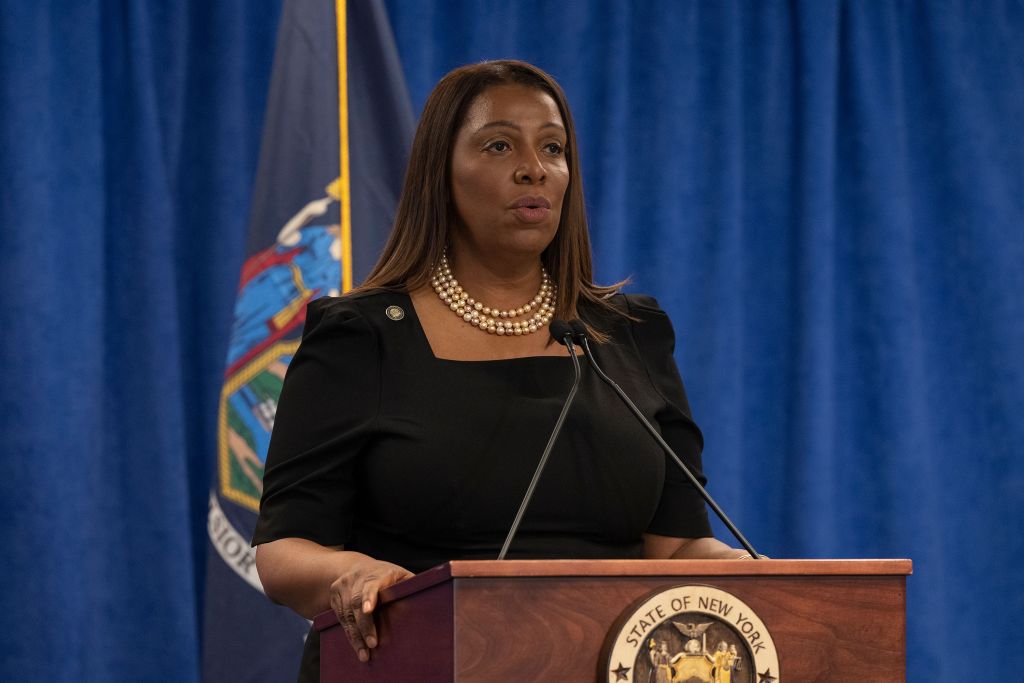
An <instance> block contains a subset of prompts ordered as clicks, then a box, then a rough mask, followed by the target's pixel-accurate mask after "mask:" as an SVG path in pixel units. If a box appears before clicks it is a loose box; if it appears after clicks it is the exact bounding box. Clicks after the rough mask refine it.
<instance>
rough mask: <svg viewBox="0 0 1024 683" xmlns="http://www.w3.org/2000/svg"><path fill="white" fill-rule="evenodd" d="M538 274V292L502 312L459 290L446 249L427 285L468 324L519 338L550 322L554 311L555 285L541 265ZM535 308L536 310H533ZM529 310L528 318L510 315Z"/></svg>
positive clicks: (520, 313) (526, 313)
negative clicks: (520, 304)
mask: <svg viewBox="0 0 1024 683" xmlns="http://www.w3.org/2000/svg"><path fill="white" fill-rule="evenodd" d="M540 275H541V283H540V291H538V292H537V295H536V296H535V297H533V298H532V299H530V301H528V302H527V303H525V304H523V305H522V306H519V307H518V308H510V309H508V310H504V311H503V310H501V309H499V308H492V307H490V306H485V305H484V304H483V303H481V302H479V301H477V300H476V299H474V298H473V297H471V296H470V295H469V294H468V293H467V292H466V291H465V290H464V289H462V286H461V285H460V284H459V281H458V280H456V279H455V276H454V275H452V269H451V266H450V265H449V263H448V253H447V252H444V253H442V254H441V262H440V263H439V264H438V265H437V267H436V268H435V269H434V273H433V277H432V278H431V280H430V284H431V286H432V287H433V288H434V291H435V292H437V296H438V297H440V299H441V301H443V302H444V303H445V304H447V305H448V308H450V309H451V310H452V313H454V314H455V315H457V316H459V317H460V318H462V319H463V320H465V321H466V322H467V323H469V324H470V325H474V326H476V327H478V328H480V329H481V330H486V331H487V332H488V333H490V334H497V335H501V336H513V335H514V336H517V337H520V336H522V335H524V334H530V333H531V332H536V331H537V330H539V329H541V328H543V327H544V326H545V325H547V324H548V323H549V322H551V317H552V316H553V315H554V313H555V304H554V301H555V292H556V291H557V288H556V287H555V285H553V284H552V283H551V280H550V278H548V272H547V271H546V270H544V266H541V267H540ZM534 309H537V310H536V311H534ZM531 311H533V314H532V315H530V317H529V318H528V319H527V320H513V318H519V317H522V316H525V315H529V314H530V312H531Z"/></svg>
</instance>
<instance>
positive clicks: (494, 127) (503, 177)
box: [451, 85, 569, 255]
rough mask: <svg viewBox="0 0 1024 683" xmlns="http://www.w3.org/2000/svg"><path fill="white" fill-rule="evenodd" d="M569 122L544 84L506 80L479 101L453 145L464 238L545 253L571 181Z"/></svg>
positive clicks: (472, 244) (488, 246)
mask: <svg viewBox="0 0 1024 683" xmlns="http://www.w3.org/2000/svg"><path fill="white" fill-rule="evenodd" d="M565 144H566V134H565V124H564V123H563V121H562V116H561V114H560V113H559V111H558V105H557V104H556V103H555V100H554V99H552V97H551V96H550V95H548V94H547V93H546V92H544V91H543V90H539V89H537V88H532V87H529V86H523V85H499V86H492V87H490V88H488V89H486V90H484V91H483V92H482V93H480V95H478V96H477V97H476V99H475V100H473V103H472V104H471V105H470V107H469V111H468V112H467V114H466V119H465V121H464V122H463V124H462V128H461V129H459V132H458V135H457V136H456V138H455V147H454V149H453V150H452V164H451V173H452V177H451V184H452V195H453V200H454V202H455V208H456V211H457V212H458V217H459V225H457V226H456V230H455V237H456V239H459V240H463V241H465V242H466V246H467V247H469V248H470V249H471V250H472V251H476V252H478V253H486V254H493V253H502V252H504V253H509V254H537V255H539V254H540V253H541V252H542V251H544V249H545V248H547V246H548V245H549V244H550V243H551V240H553V239H554V237H555V232H556V231H557V230H558V222H559V219H560V218H561V215H562V199H563V198H564V196H565V190H566V187H568V185H569V164H568V162H567V161H566V158H565Z"/></svg>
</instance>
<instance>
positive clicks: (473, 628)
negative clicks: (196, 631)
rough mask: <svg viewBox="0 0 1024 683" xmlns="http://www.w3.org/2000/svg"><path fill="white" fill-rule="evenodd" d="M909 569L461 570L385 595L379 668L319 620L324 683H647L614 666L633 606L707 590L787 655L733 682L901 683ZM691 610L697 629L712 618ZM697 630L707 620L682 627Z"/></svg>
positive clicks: (674, 566)
mask: <svg viewBox="0 0 1024 683" xmlns="http://www.w3.org/2000/svg"><path fill="white" fill-rule="evenodd" d="M910 573H911V562H910V560H754V561H750V560H743V561H738V560H726V561H722V560H601V561H587V560H506V561H502V562H499V561H455V562H450V563H448V564H445V565H441V566H439V567H435V568H434V569H431V570H428V571H426V572H424V573H422V574H418V575H417V576H415V577H413V578H411V579H408V580H406V581H404V582H402V583H400V584H396V585H395V586H392V587H391V588H390V589H387V590H385V591H384V592H383V593H382V595H381V606H380V607H379V608H378V614H377V624H378V635H379V640H380V645H379V646H378V647H377V648H376V649H375V650H374V651H373V654H372V658H371V660H370V662H368V663H362V662H360V661H359V660H358V659H357V658H356V656H355V653H354V652H353V650H352V648H351V646H350V645H349V644H348V640H347V639H346V637H345V634H344V632H343V630H342V629H341V627H340V626H339V624H338V621H337V619H336V618H335V615H334V613H333V612H325V613H323V614H321V615H319V616H318V617H317V618H316V620H315V621H314V625H315V626H316V628H317V629H318V630H319V631H320V637H321V641H320V651H321V655H320V667H321V680H322V681H323V683H334V682H335V681H338V682H342V681H343V682H344V683H351V682H362V681H387V682H389V683H400V682H401V681H417V682H420V681H423V682H426V681H431V682H433V681H438V682H441V681H444V682H447V681H460V682H462V681H480V682H484V681H487V682H488V683H489V682H492V681H501V682H505V681H517V682H518V681H528V682H534V681H551V682H555V681H559V682H560V681H573V682H575V681H580V682H584V681H585V682H587V683H592V682H593V681H599V682H605V681H616V680H641V678H642V679H643V683H648V680H651V681H653V680H655V678H656V676H654V675H653V674H649V673H647V674H644V675H643V676H640V675H639V673H638V672H640V671H641V669H642V668H643V667H647V666H649V665H648V664H647V662H646V661H645V662H641V663H640V665H642V666H640V665H638V664H637V662H634V661H626V662H618V663H616V662H612V663H611V664H610V665H609V653H610V652H611V650H610V648H611V646H612V642H613V641H614V640H615V634H616V633H618V634H620V641H617V642H622V641H621V634H622V633H624V630H623V629H626V628H629V624H628V622H629V620H630V618H633V616H632V612H633V610H634V608H636V607H637V606H638V605H641V604H643V605H650V604H651V603H650V602H647V603H644V600H645V599H648V598H650V596H651V595H652V594H653V595H656V596H657V595H659V594H660V593H659V591H664V590H666V589H672V588H673V587H677V586H683V587H693V586H696V587H710V589H711V590H714V591H718V592H719V593H718V594H721V593H720V592H721V591H724V592H725V593H726V594H728V595H730V596H734V597H735V599H736V600H737V602H738V603H739V604H740V605H742V607H743V609H746V608H747V607H749V609H750V610H752V611H753V612H754V613H755V615H756V617H757V618H759V619H760V622H762V623H763V626H764V627H766V629H767V631H768V633H769V634H770V639H771V641H772V643H773V644H774V648H775V651H776V652H777V663H778V667H779V668H778V670H775V671H771V672H768V671H764V672H762V671H756V670H755V669H754V667H752V666H747V667H746V668H743V667H742V666H740V667H738V668H737V670H736V671H734V672H733V673H732V675H731V677H728V679H729V680H730V683H743V682H744V681H747V680H752V681H755V682H756V683H778V682H782V683H789V682H796V681H799V682H801V683H805V682H807V681H828V682H829V683H840V682H842V681H858V682H860V683H866V682H868V681H878V682H879V683H882V682H884V683H893V682H894V681H903V680H904V677H905V657H906V577H907V575H909V574H910ZM680 590H682V589H680ZM680 604H681V603H680ZM709 604H711V605H712V606H714V603H713V602H712V603H709ZM718 607H721V605H718ZM687 614H688V620H689V621H711V618H710V617H708V618H707V619H703V618H701V619H693V618H692V612H687ZM662 616H664V615H662ZM669 616H671V615H669ZM698 616H700V615H698ZM657 618H658V615H657V614H655V615H653V616H652V619H657ZM732 618H733V619H734V620H735V618H736V613H733V617H732ZM738 618H739V619H740V620H741V621H740V622H739V623H740V625H743V626H746V624H743V623H742V619H743V618H744V617H743V616H739V617H738ZM635 621H636V625H634V627H633V628H634V629H635V633H638V634H641V635H640V636H639V639H640V641H641V645H640V646H638V647H642V648H644V657H648V656H649V655H648V654H647V652H646V648H648V647H649V648H655V642H654V640H655V639H654V638H650V639H646V640H645V638H646V636H647V634H645V633H642V630H643V629H644V628H645V626H644V624H645V623H647V622H645V621H644V620H643V618H642V617H641V618H640V619H639V620H635ZM663 623H667V622H663ZM723 623H724V622H723ZM686 627H689V628H690V629H691V630H693V629H694V628H698V627H699V625H698V626H696V627H695V626H694V624H693V623H690V624H688V625H677V626H676V628H677V629H679V630H681V631H683V632H685V628H686ZM704 628H705V629H706V628H707V627H706V626H705V627H704ZM734 630H736V632H737V635H738V637H741V638H742V637H744V636H743V633H740V631H741V630H743V629H739V628H734ZM695 632H696V631H694V633H695ZM662 633H664V632H662ZM691 635H692V634H691ZM753 635H754V634H753V633H752V632H746V636H745V637H747V638H748V639H749V638H751V637H753ZM681 637H682V638H684V639H685V638H689V637H690V636H681ZM757 637H758V638H760V637H761V636H760V634H758V636H757ZM699 638H700V636H693V640H692V642H691V643H690V644H691V646H692V649H693V651H694V653H693V654H689V655H687V656H689V657H691V658H696V659H695V661H696V660H699V657H700V655H698V654H696V652H697V645H696V643H698V642H699V641H698V639H699ZM704 639H705V640H706V639H707V638H706V637H705V638H704ZM648 641H649V642H648ZM751 642H753V641H751ZM758 647H760V646H758ZM722 649H723V650H724V649H725V648H724V647H722ZM638 651H639V650H638ZM669 654H671V653H669ZM713 654H714V653H713V652H712V655H713ZM741 654H742V651H741ZM675 658H676V659H677V660H681V659H682V658H683V654H682V653H680V654H677V655H676V656H675ZM705 659H706V660H708V661H710V660H711V655H706V656H705ZM652 661H653V660H652ZM616 664H618V666H619V668H618V669H617V670H615V669H614V667H615V666H616ZM706 666H711V665H710V664H709V665H706ZM624 669H631V670H633V671H634V673H635V674H636V675H637V676H638V678H637V679H634V678H632V677H631V675H630V674H629V671H628V670H625V671H624ZM666 671H667V669H666ZM766 674H767V675H766ZM679 675H680V676H682V675H685V676H687V677H689V676H690V675H691V674H689V673H686V674H682V673H680V674H679ZM701 675H703V674H701ZM716 675H717V674H716ZM725 678H726V677H722V678H721V679H720V680H724V679H725ZM658 680H664V678H661V679H658ZM670 680H672V679H670ZM683 680H686V679H683ZM689 680H713V678H708V679H704V678H689Z"/></svg>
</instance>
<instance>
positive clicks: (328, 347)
mask: <svg viewBox="0 0 1024 683" xmlns="http://www.w3.org/2000/svg"><path fill="white" fill-rule="evenodd" d="M378 356H379V353H378V349H377V341H376V336H375V334H374V332H373V329H372V327H371V326H370V324H369V323H368V322H367V321H366V319H365V318H363V316H362V315H361V314H360V313H359V310H358V308H357V306H356V305H355V303H354V302H352V301H351V300H347V299H334V298H323V299H317V300H315V301H312V302H310V304H309V305H308V307H307V309H306V325H305V328H304V330H303V333H302V341H301V343H300V345H299V348H298V349H297V350H296V352H295V356H294V357H293V358H292V362H291V363H290V364H289V366H288V371H287V373H286V375H285V379H284V386H283V388H282V390H281V397H280V399H279V401H278V407H277V414H276V416H275V418H274V429H273V432H272V434H271V437H270V447H269V450H268V452H267V461H266V469H265V472H264V476H263V496H262V499H261V500H260V513H259V519H258V520H257V522H256V530H255V533H254V535H253V541H252V543H253V545H259V544H260V543H268V542H270V541H274V540H277V539H280V538H287V537H298V538H305V539H308V540H311V541H314V542H316V543H319V544H321V545H325V546H336V545H343V544H344V543H345V542H346V541H347V540H348V538H349V535H350V533H351V527H352V508H353V504H354V496H355V487H354V483H353V476H354V475H353V471H354V468H355V460H356V456H357V455H358V453H359V451H360V450H361V448H362V447H363V445H364V444H365V442H366V439H367V435H368V434H369V433H370V430H371V429H372V425H373V422H374V419H375V417H376V413H377V406H378V403H379V393H380V388H379V357H378Z"/></svg>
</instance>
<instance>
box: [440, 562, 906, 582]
mask: <svg viewBox="0 0 1024 683" xmlns="http://www.w3.org/2000/svg"><path fill="white" fill-rule="evenodd" d="M444 567H448V568H449V570H448V571H447V572H444V573H445V574H446V575H447V577H451V578H483V577H509V578H512V577H517V576H521V577H543V576H552V577H558V576H828V575H834V576H885V575H899V576H907V575H910V574H912V573H913V563H912V562H911V561H910V560H909V559H863V560H861V559H857V560H845V559H844V560H840V559H829V560H769V559H764V560H500V561H499V560H453V561H451V562H448V563H447V564H444V565H440V566H439V567H435V568H434V569H432V570H429V571H430V572H433V571H435V570H440V569H442V568H444ZM425 573H426V572H425Z"/></svg>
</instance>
